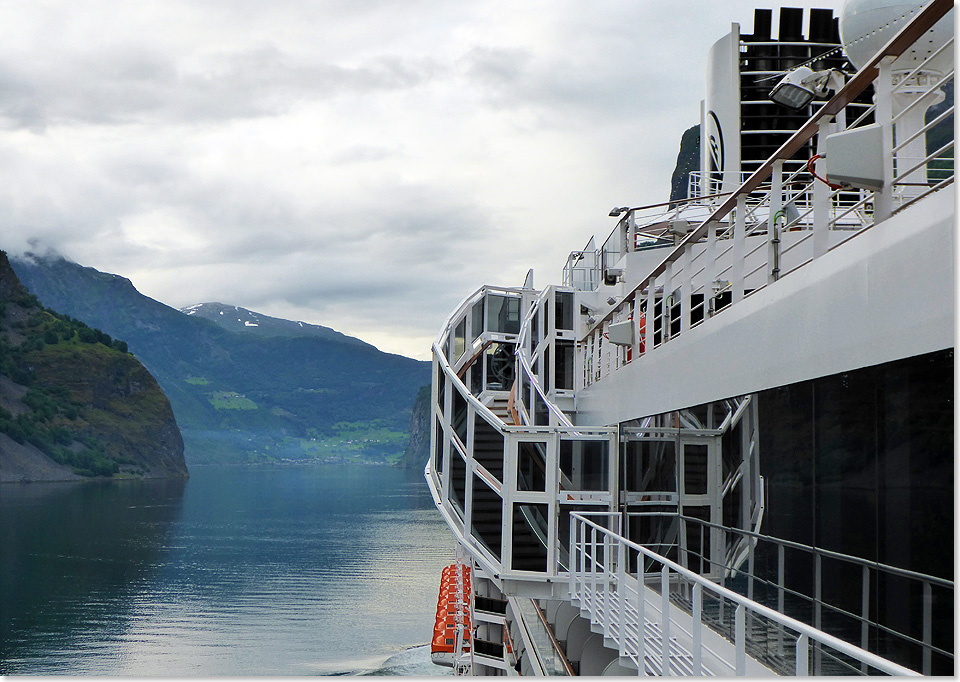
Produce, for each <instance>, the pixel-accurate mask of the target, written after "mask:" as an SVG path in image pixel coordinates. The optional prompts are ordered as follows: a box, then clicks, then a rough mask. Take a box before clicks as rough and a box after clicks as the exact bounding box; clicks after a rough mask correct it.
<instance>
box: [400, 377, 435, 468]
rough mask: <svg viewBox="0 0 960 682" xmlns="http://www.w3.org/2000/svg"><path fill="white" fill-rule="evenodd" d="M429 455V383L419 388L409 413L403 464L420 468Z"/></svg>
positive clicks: (424, 464)
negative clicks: (408, 440) (411, 411)
mask: <svg viewBox="0 0 960 682" xmlns="http://www.w3.org/2000/svg"><path fill="white" fill-rule="evenodd" d="M428 457H430V385H429V384H427V385H426V386H423V387H421V388H420V392H419V393H417V400H416V402H415V403H414V404H413V414H411V415H410V442H409V444H408V445H407V449H406V451H404V453H403V466H405V467H410V468H417V467H419V468H420V469H422V468H423V467H424V466H426V464H427V458H428Z"/></svg>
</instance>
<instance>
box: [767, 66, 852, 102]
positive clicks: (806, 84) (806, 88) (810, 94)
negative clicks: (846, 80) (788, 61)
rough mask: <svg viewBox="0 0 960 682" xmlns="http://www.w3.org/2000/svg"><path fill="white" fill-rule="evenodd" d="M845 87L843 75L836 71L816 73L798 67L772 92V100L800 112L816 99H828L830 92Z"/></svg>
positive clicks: (827, 70) (804, 67)
mask: <svg viewBox="0 0 960 682" xmlns="http://www.w3.org/2000/svg"><path fill="white" fill-rule="evenodd" d="M841 87H843V74H842V73H841V72H840V71H837V70H836V69H825V70H823V71H814V70H813V69H810V68H808V67H806V66H798V67H797V68H795V69H793V70H792V71H790V72H788V73H787V75H786V76H784V77H783V78H782V79H781V80H780V82H779V83H777V85H776V87H774V89H773V90H771V91H770V99H772V100H773V101H774V102H776V103H777V104H780V105H782V106H785V107H787V108H789V109H793V110H795V111H799V110H800V109H803V108H804V107H805V106H807V105H808V104H810V102H811V101H813V98H814V97H826V96H827V93H828V91H830V90H838V89H839V88H841Z"/></svg>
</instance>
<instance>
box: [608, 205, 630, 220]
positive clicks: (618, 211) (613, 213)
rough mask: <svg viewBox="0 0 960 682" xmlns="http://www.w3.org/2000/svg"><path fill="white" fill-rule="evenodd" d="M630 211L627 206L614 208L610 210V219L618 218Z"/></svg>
mask: <svg viewBox="0 0 960 682" xmlns="http://www.w3.org/2000/svg"><path fill="white" fill-rule="evenodd" d="M629 210H630V207H629V206H614V207H613V208H611V209H610V213H608V214H607V215H609V216H610V217H611V218H619V217H620V214H621V213H625V212H627V211H629Z"/></svg>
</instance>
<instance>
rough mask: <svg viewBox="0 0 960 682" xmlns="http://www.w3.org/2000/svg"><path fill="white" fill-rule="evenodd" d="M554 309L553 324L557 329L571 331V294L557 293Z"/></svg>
mask: <svg viewBox="0 0 960 682" xmlns="http://www.w3.org/2000/svg"><path fill="white" fill-rule="evenodd" d="M555 297H556V308H555V316H554V324H555V325H556V328H557V329H565V330H572V329H573V293H571V292H569V291H558V292H556V294H555Z"/></svg>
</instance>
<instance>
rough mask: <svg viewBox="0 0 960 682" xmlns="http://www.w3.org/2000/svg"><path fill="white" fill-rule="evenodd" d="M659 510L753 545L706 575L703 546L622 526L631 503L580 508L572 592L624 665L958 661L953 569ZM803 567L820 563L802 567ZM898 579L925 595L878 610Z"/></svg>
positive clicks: (916, 668)
mask: <svg viewBox="0 0 960 682" xmlns="http://www.w3.org/2000/svg"><path fill="white" fill-rule="evenodd" d="M656 516H661V517H663V518H662V520H663V521H664V522H667V523H669V524H671V525H672V526H673V527H674V528H677V529H678V530H681V529H685V530H683V532H685V533H687V534H691V535H692V534H697V533H699V534H701V537H703V538H707V537H709V535H710V534H711V533H714V534H718V533H739V534H741V535H743V536H744V537H745V538H747V539H749V540H750V544H749V552H748V555H747V556H745V557H739V558H731V560H730V561H729V563H727V564H726V565H724V566H720V567H714V568H715V569H719V571H715V572H718V574H719V578H718V579H715V580H708V579H706V578H705V577H704V573H705V571H704V566H705V564H708V563H709V558H708V557H707V556H706V555H704V554H700V553H696V552H691V551H690V550H689V549H687V548H685V546H684V545H683V544H681V543H677V544H675V545H673V546H672V547H670V546H662V547H658V551H659V552H662V553H657V552H654V551H651V549H649V548H647V547H644V546H642V545H640V544H637V543H634V542H632V541H630V540H628V539H626V538H625V537H624V536H623V535H621V534H620V533H619V532H618V528H619V525H620V524H622V523H626V522H627V521H626V519H625V517H624V516H623V515H618V514H612V515H609V516H608V517H607V518H604V515H602V514H586V513H585V514H575V515H574V517H573V521H572V527H571V533H572V537H571V541H570V546H571V547H572V553H571V560H570V561H571V571H570V573H569V581H570V582H569V585H570V599H571V600H572V601H573V602H574V603H575V604H577V605H578V606H579V608H580V609H581V612H582V613H583V614H584V616H585V617H588V618H589V619H590V622H591V625H592V626H593V627H594V628H595V629H596V631H597V632H601V633H603V636H604V637H605V639H606V640H608V645H609V646H610V647H611V648H613V649H616V650H617V651H618V653H619V656H620V662H621V666H624V667H628V668H629V667H632V668H633V669H634V670H636V669H637V668H638V667H639V666H642V668H643V669H644V670H645V671H646V672H647V674H661V673H662V671H663V670H664V669H666V668H668V667H669V669H670V670H672V671H673V672H674V674H688V675H689V674H693V675H701V674H703V675H722V676H730V675H754V674H766V675H770V674H777V675H810V674H813V675H831V676H834V675H849V674H889V675H917V674H920V673H921V672H922V673H923V674H931V673H933V674H946V673H949V672H952V671H953V653H952V643H951V642H950V641H949V640H950V632H951V631H952V623H953V597H954V590H953V583H952V582H951V581H947V580H942V579H938V578H936V577H933V576H928V575H922V574H918V573H914V572H910V571H904V570H902V569H898V568H895V567H889V566H883V565H881V564H877V563H876V562H870V561H865V560H862V559H858V558H856V557H849V556H844V555H840V554H837V553H835V552H829V551H825V550H822V549H817V548H813V547H808V546H803V545H800V544H797V543H793V542H786V541H781V540H777V539H775V538H769V537H766V536H762V535H759V534H757V533H751V532H748V531H737V530H734V529H730V528H722V527H715V526H712V524H709V523H705V522H703V521H701V520H699V519H694V518H690V517H679V518H677V517H676V515H665V514H656ZM671 516H672V517H673V518H669V517H671ZM678 522H679V523H678ZM701 546H703V544H701ZM668 556H672V557H673V558H672V559H671V558H668ZM788 561H789V564H790V566H791V575H790V576H787V575H786V571H785V569H786V566H787V564H788ZM804 568H807V569H811V570H812V573H811V574H807V575H803V573H804V571H803V569H804ZM797 569H799V570H797ZM844 574H848V575H849V574H853V575H858V576H859V585H856V586H855V588H856V589H847V590H846V591H845V592H844V593H842V594H841V593H836V591H835V590H834V591H833V592H834V593H832V594H829V595H828V593H829V592H830V591H831V590H830V589H829V588H831V587H834V586H835V585H836V584H837V581H838V580H839V576H841V575H844ZM844 584H845V585H847V587H848V588H849V587H850V583H849V582H844ZM894 589H897V590H899V592H900V593H901V594H902V595H903V596H904V597H907V596H908V595H909V596H910V598H914V599H917V600H920V601H921V602H922V604H921V606H920V608H919V609H916V610H914V609H911V608H910V607H909V606H907V605H906V604H904V605H903V606H904V608H903V609H902V610H901V611H899V612H891V611H888V610H883V611H877V610H876V598H877V595H878V593H880V592H884V591H891V590H894ZM911 611H913V612H916V613H922V618H921V620H920V622H919V623H916V622H913V621H912V619H911V618H908V617H905V614H906V613H908V612H911ZM641 625H642V627H641ZM894 659H895V660H898V661H900V662H901V663H905V664H909V667H907V665H900V664H898V663H895V662H893V660H894Z"/></svg>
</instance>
